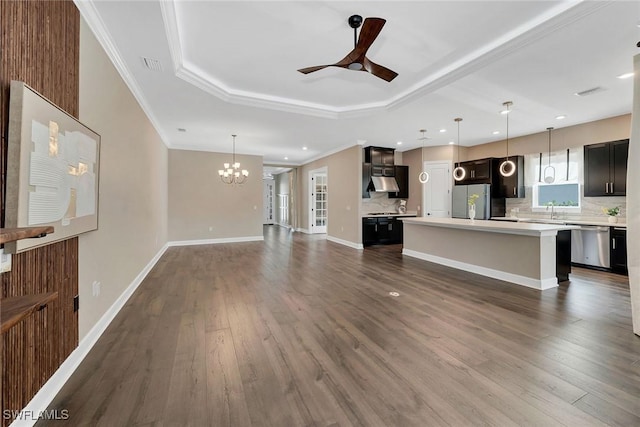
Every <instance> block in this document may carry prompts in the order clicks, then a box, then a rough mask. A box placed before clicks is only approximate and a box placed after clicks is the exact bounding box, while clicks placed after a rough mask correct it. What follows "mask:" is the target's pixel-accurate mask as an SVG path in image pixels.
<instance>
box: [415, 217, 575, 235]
mask: <svg viewBox="0 0 640 427" xmlns="http://www.w3.org/2000/svg"><path fill="white" fill-rule="evenodd" d="M402 221H403V222H404V223H405V224H417V225H426V226H431V227H445V228H457V229H463V230H470V231H482V232H489V233H505V234H521V235H527V236H555V235H556V234H558V231H560V230H572V229H576V228H578V227H577V226H575V225H566V224H539V223H529V222H515V221H487V220H479V219H476V220H470V219H462V218H431V217H429V218H425V217H420V218H404V219H402Z"/></svg>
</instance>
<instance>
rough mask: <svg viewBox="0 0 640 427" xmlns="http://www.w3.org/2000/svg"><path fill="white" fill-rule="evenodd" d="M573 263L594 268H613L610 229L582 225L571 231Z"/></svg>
mask: <svg viewBox="0 0 640 427" xmlns="http://www.w3.org/2000/svg"><path fill="white" fill-rule="evenodd" d="M571 262H572V263H575V264H583V265H589V266H594V267H602V268H609V267H611V260H610V253H609V227H601V226H595V225H582V226H580V228H579V229H575V230H571Z"/></svg>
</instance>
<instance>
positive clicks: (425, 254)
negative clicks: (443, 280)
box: [402, 217, 576, 290]
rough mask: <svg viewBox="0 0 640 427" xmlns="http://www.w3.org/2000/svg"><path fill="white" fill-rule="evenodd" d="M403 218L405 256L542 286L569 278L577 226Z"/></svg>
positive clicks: (546, 286) (506, 279)
mask: <svg viewBox="0 0 640 427" xmlns="http://www.w3.org/2000/svg"><path fill="white" fill-rule="evenodd" d="M402 221H403V223H404V247H403V250H402V254H403V255H406V256H410V257H414V258H419V259H423V260H426V261H430V262H434V263H437V264H442V265H446V266H449V267H453V268H457V269H460V270H465V271H470V272H473V273H477V274H481V275H483V276H488V277H493V278H495V279H499V280H504V281H507V282H511V283H515V284H518V285H523V286H528V287H531V288H535V289H541V290H542V289H549V288H553V287H556V286H558V281H559V280H560V281H563V280H567V279H568V274H569V271H570V268H571V236H570V230H571V229H573V228H576V227H575V226H571V225H564V224H532V223H522V222H502V221H484V220H469V219H459V218H424V217H421V218H406V219H402Z"/></svg>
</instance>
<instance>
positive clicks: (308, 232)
mask: <svg viewBox="0 0 640 427" xmlns="http://www.w3.org/2000/svg"><path fill="white" fill-rule="evenodd" d="M296 231H299V232H300V233H304V234H311V231H309V230H307V229H306V228H296Z"/></svg>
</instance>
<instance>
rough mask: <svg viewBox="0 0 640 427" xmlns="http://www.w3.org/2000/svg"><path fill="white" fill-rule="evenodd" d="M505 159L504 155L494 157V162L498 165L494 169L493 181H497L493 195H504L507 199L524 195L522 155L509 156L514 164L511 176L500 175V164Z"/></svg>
mask: <svg viewBox="0 0 640 427" xmlns="http://www.w3.org/2000/svg"><path fill="white" fill-rule="evenodd" d="M505 160H507V158H506V157H504V158H502V159H495V163H496V164H497V166H498V169H497V171H494V173H495V176H496V180H495V181H497V184H496V185H495V188H497V191H498V192H497V193H496V194H495V197H505V198H507V199H512V198H521V197H524V156H509V160H511V161H512V162H513V163H515V164H516V171H515V172H514V173H513V175H511V176H502V175H501V174H500V165H501V164H502V162H504V161H505ZM492 195H494V194H492Z"/></svg>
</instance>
